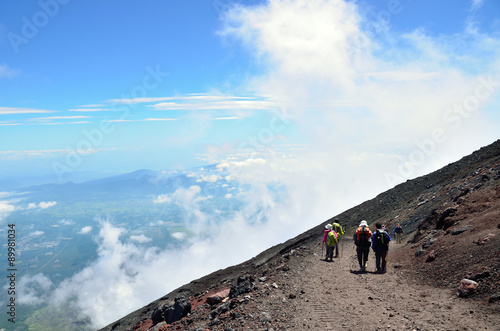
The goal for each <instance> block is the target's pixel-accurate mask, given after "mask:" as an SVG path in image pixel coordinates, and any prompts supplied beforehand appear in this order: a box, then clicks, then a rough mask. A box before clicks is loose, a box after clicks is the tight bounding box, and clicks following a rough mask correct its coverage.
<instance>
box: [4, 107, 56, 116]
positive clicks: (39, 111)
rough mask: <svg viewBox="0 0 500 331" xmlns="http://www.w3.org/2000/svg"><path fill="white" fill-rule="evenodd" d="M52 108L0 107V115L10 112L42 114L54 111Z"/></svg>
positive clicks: (10, 113) (9, 113)
mask: <svg viewBox="0 0 500 331" xmlns="http://www.w3.org/2000/svg"><path fill="white" fill-rule="evenodd" d="M55 112H56V111H54V110H45V109H35V108H17V107H0V115H12V114H43V113H55Z"/></svg>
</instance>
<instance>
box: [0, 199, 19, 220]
mask: <svg viewBox="0 0 500 331" xmlns="http://www.w3.org/2000/svg"><path fill="white" fill-rule="evenodd" d="M2 193H6V192H2ZM14 210H16V207H15V206H13V205H12V204H11V202H10V201H5V200H4V201H0V222H2V221H3V220H4V219H6V218H7V216H9V215H10V214H11V213H12V212H13V211H14Z"/></svg>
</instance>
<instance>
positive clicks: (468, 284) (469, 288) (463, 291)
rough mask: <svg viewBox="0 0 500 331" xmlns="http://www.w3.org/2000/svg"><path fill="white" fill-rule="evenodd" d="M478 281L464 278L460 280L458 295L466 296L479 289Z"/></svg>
mask: <svg viewBox="0 0 500 331" xmlns="http://www.w3.org/2000/svg"><path fill="white" fill-rule="evenodd" d="M477 285H478V284H477V282H475V281H473V280H470V279H467V278H464V279H462V280H461V281H460V287H459V288H458V293H457V294H458V296H459V297H466V296H468V295H471V294H474V293H476V291H477Z"/></svg>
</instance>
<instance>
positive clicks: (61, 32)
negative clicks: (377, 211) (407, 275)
mask: <svg viewBox="0 0 500 331" xmlns="http://www.w3.org/2000/svg"><path fill="white" fill-rule="evenodd" d="M0 6H1V10H0V169H1V172H2V175H1V176H0V177H3V179H5V178H14V177H23V176H25V177H26V176H39V175H45V176H46V178H47V180H52V181H57V180H59V181H61V180H62V181H65V180H69V179H74V178H77V177H76V175H77V174H79V173H86V174H87V175H88V176H89V178H90V177H91V176H104V175H107V174H113V173H122V172H127V171H133V170H137V169H141V168H150V169H172V168H187V167H191V166H196V165H201V164H204V163H207V162H210V161H220V159H221V158H223V157H225V156H227V155H231V154H240V153H241V152H242V150H243V149H244V148H242V147H248V146H249V145H251V144H249V142H251V141H252V139H253V140H256V141H257V143H254V144H253V146H254V147H251V149H252V150H253V152H258V153H261V152H263V151H269V150H270V149H271V150H274V149H281V150H283V148H284V147H283V146H286V148H288V149H287V152H289V151H290V150H295V149H296V146H301V147H303V146H308V148H309V149H310V150H316V151H318V152H326V151H330V152H332V153H337V149H339V151H338V153H341V151H342V150H346V149H349V150H351V151H356V152H357V153H358V154H359V155H378V154H380V153H388V155H392V156H395V155H396V154H397V155H396V156H398V157H399V159H400V161H398V162H399V163H401V162H403V161H401V158H403V159H405V158H406V159H407V160H408V159H409V158H410V157H411V152H412V151H413V150H415V149H419V147H418V144H416V141H417V140H418V139H420V141H424V140H425V139H428V137H429V136H430V135H431V134H432V131H433V129H434V128H435V127H436V126H437V124H436V123H437V122H438V121H440V120H441V121H442V118H443V116H442V114H444V113H446V109H447V108H448V107H452V105H453V102H457V100H458V102H461V101H464V100H465V99H466V98H467V96H468V95H469V94H470V93H472V92H469V91H474V86H475V85H477V84H480V83H478V82H479V80H478V79H479V77H483V76H484V75H497V76H495V77H496V78H491V79H492V80H493V81H495V82H496V81H498V54H499V42H498V41H499V31H500V21H499V18H498V17H499V15H498V14H499V13H500V4H499V3H498V2H497V1H492V0H484V1H477V0H476V1H470V0H467V1H466V0H462V1H451V0H449V1H430V0H425V1H410V0H400V1H393V0H385V1H357V2H352V1H340V0H332V1H311V2H310V3H309V4H308V3H307V2H304V1H269V2H267V1H226V0H216V1H201V0H198V1H182V2H181V1H142V2H139V1H99V2H88V1H85V2H84V1H75V0H74V1H68V0H65V1H62V0H59V1H58V0H45V1H44V0H41V1H29V2H28V1H23V2H4V3H2V4H1V5H0ZM321 11H322V12H323V13H324V16H325V17H322V16H321V17H320V16H318V17H316V15H318V14H319V12H321ZM328 15H330V16H328ZM295 28H297V29H298V30H297V31H295V32H294V31H293V30H294V29H295ZM302 33H303V35H302ZM484 77H486V76H484ZM495 79H496V80H495ZM450 82H453V83H454V84H455V83H456V84H457V86H451V85H450ZM399 88H401V89H402V88H404V92H402V91H400V90H398V89H399ZM441 89H443V91H444V92H441ZM450 89H451V90H453V91H454V92H456V93H450ZM363 91H367V93H364V92H363ZM485 91H486V90H485ZM487 92H489V91H487ZM384 93H387V94H388V95H392V96H397V97H395V98H392V99H391V100H392V101H394V102H392V103H390V104H388V103H387V98H385V99H384V98H383V94H384ZM404 93H409V94H410V95H413V96H415V95H421V96H422V97H421V98H420V99H419V100H425V102H423V101H422V105H420V106H421V107H426V105H427V104H426V102H428V103H433V104H434V105H435V106H436V109H434V110H432V111H431V110H428V111H422V112H420V111H418V110H417V109H415V108H412V107H407V106H408V105H405V100H409V99H408V98H407V97H406V96H404V95H403V94H404ZM398 98H400V100H395V99H398ZM410 99H411V97H410ZM480 101H481V104H480V105H478V106H477V107H476V105H475V104H474V105H472V106H474V111H473V113H474V115H477V116H476V117H477V118H476V119H475V120H472V119H471V120H469V116H468V114H465V115H463V116H462V115H459V117H457V116H454V118H452V117H451V116H448V123H451V124H453V123H454V124H455V126H459V125H460V130H459V131H463V132H464V134H465V132H468V130H470V131H474V130H475V128H477V127H478V126H481V125H482V123H488V124H489V125H490V126H491V127H488V128H485V129H483V130H482V131H483V132H482V133H481V134H480V135H479V136H478V137H474V138H473V139H474V140H473V141H471V142H469V143H467V144H461V141H462V140H466V138H465V137H464V136H462V137H460V136H458V137H456V139H455V138H454V139H447V140H448V142H447V143H446V144H444V143H443V144H441V146H442V148H443V149H445V147H448V148H452V147H453V148H455V150H456V152H455V153H452V154H450V155H449V156H448V155H447V158H446V160H445V158H444V157H442V154H441V153H439V155H440V157H437V159H438V160H437V161H436V162H435V163H432V162H430V163H431V165H430V166H429V167H428V168H425V167H423V168H421V169H420V171H419V172H414V173H411V174H410V176H412V175H413V176H414V175H417V174H419V173H423V172H425V171H427V170H432V169H434V168H436V167H437V166H439V165H441V164H446V162H448V161H452V160H453V158H457V157H460V156H462V154H465V153H469V152H470V151H472V150H474V148H477V147H480V146H482V145H484V144H487V143H490V142H492V141H493V140H494V139H493V138H495V132H498V130H497V131H495V129H498V123H499V122H500V119H499V117H498V112H496V110H497V109H498V107H497V106H498V91H497V87H496V86H494V87H493V90H492V91H491V92H489V94H488V95H487V98H485V102H483V100H480ZM472 102H473V101H472ZM438 105H439V107H438ZM414 106H415V107H416V105H414ZM382 108H383V109H384V111H383V112H380V111H378V110H377V109H382ZM476 108H477V109H478V110H479V111H476ZM470 113H471V114H472V112H470ZM277 114H282V115H283V114H285V115H286V118H287V119H288V120H286V125H284V126H283V127H282V126H281V125H280V124H282V122H279V120H278V121H277V118H278V119H279V115H277ZM436 114H440V116H437V115H436ZM464 119H467V121H463V120H464ZM278 122H279V123H278ZM465 122H467V125H463V126H462V124H463V123H465ZM375 123H376V125H375ZM430 123H432V124H430ZM412 125H415V127H414V128H412V129H410V131H411V132H410V133H409V134H408V137H405V138H404V139H402V138H401V137H397V138H391V136H390V135H388V133H389V132H392V130H394V131H393V132H392V133H393V137H394V135H396V136H398V135H401V134H402V133H404V134H405V135H406V134H407V133H408V130H406V129H405V127H407V126H412ZM395 126H398V127H399V129H393V128H394V127H395ZM359 128H363V129H362V130H359ZM278 129H279V130H278ZM278 131H279V132H278ZM457 131H458V130H457ZM386 135H387V136H386ZM373 137H377V139H373ZM496 138H498V137H496ZM402 141H404V143H402ZM451 141H454V142H455V143H454V144H451ZM459 144H460V145H465V146H464V147H463V149H462V148H459V149H458V150H457V145H459ZM432 152H433V154H438V153H434V150H433V151H432ZM339 155H340V154H339ZM433 156H436V155H433ZM393 166H394V167H397V165H396V164H394V165H393ZM393 169H395V168H393ZM386 170H387V169H386ZM391 171H392V172H397V170H391ZM91 174H93V175H91ZM85 178H87V177H85ZM0 179H1V178H0Z"/></svg>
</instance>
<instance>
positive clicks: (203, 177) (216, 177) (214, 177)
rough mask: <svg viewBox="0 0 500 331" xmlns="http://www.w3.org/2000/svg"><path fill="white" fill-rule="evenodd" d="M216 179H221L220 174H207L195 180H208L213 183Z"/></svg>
mask: <svg viewBox="0 0 500 331" xmlns="http://www.w3.org/2000/svg"><path fill="white" fill-rule="evenodd" d="M218 179H221V177H220V176H217V175H209V176H201V178H199V179H197V180H196V181H197V182H208V183H215V182H216V181H217V180H218Z"/></svg>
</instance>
